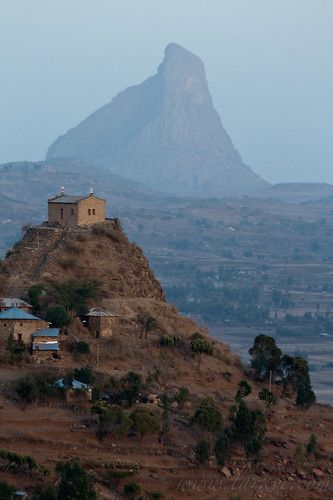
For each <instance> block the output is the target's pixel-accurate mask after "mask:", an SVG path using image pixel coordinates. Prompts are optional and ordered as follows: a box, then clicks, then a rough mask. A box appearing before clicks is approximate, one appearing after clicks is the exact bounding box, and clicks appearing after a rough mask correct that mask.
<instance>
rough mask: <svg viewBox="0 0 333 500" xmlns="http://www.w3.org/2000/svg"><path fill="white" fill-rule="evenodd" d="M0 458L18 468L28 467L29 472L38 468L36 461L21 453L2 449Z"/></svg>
mask: <svg viewBox="0 0 333 500" xmlns="http://www.w3.org/2000/svg"><path fill="white" fill-rule="evenodd" d="M0 458H1V459H2V460H7V461H8V462H9V463H10V464H15V465H16V466H18V467H27V468H28V469H29V470H33V469H37V468H38V465H37V462H36V460H35V459H34V458H33V457H31V456H30V455H20V454H19V453H15V452H13V451H8V450H5V449H0ZM0 498H1V497H0Z"/></svg>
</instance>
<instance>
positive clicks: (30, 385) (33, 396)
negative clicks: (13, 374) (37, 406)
mask: <svg viewBox="0 0 333 500" xmlns="http://www.w3.org/2000/svg"><path fill="white" fill-rule="evenodd" d="M15 391H16V393H17V395H18V396H19V397H20V398H21V399H22V400H23V401H24V402H25V403H34V402H35V401H36V400H37V399H38V397H39V389H38V386H37V383H36V379H35V378H34V377H33V376H32V375H27V376H26V377H24V378H22V379H20V380H19V381H18V382H17V384H16V387H15Z"/></svg>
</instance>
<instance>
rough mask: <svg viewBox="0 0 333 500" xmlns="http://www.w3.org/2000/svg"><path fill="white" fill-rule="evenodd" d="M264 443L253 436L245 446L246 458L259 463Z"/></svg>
mask: <svg viewBox="0 0 333 500" xmlns="http://www.w3.org/2000/svg"><path fill="white" fill-rule="evenodd" d="M262 446H263V442H262V439H260V438H259V437H257V436H253V437H252V438H251V439H250V440H248V441H247V443H246V446H245V452H246V456H247V457H248V458H249V459H250V460H251V461H252V462H254V463H256V464H257V463H259V462H260V461H261V455H260V452H261V450H262Z"/></svg>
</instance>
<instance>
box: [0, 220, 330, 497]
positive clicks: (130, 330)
mask: <svg viewBox="0 0 333 500" xmlns="http://www.w3.org/2000/svg"><path fill="white" fill-rule="evenodd" d="M0 277H1V294H3V293H6V294H11V295H16V296H19V297H22V298H26V294H27V290H28V288H29V287H30V286H32V285H35V284H38V285H40V286H41V287H42V288H43V289H44V290H45V292H46V293H47V294H50V293H51V292H50V291H52V289H54V287H55V286H56V285H57V284H58V285H59V284H61V283H64V282H66V281H68V280H72V281H76V282H85V281H87V280H92V279H93V280H95V281H96V282H97V283H98V284H99V287H98V294H97V295H96V296H95V297H94V298H90V299H89V304H88V305H89V306H91V307H96V306H103V307H105V308H106V307H107V308H109V309H110V310H112V311H113V312H115V313H117V314H118V315H119V325H118V328H117V331H116V332H115V333H114V334H113V336H112V337H110V338H101V339H95V338H93V337H92V336H90V335H89V333H88V332H87V330H86V328H85V327H83V326H82V324H81V322H80V320H79V318H75V319H74V321H73V322H72V324H71V325H69V326H68V327H66V328H65V329H64V330H63V333H62V335H61V336H60V344H61V359H60V360H58V361H54V360H53V361H51V362H49V363H46V364H42V365H41V366H37V365H33V364H31V363H29V364H27V365H25V364H21V366H11V365H2V367H0V376H1V380H2V387H1V391H0V403H1V405H0V415H1V427H0V443H1V447H2V448H6V449H9V450H11V451H15V452H17V453H20V454H22V453H24V454H28V455H31V456H33V457H34V458H35V459H36V460H37V462H38V463H40V464H41V465H43V466H44V467H47V468H48V469H49V470H50V471H51V479H52V478H54V467H55V463H57V462H58V461H59V460H69V459H72V458H75V457H80V459H81V462H82V464H83V466H84V467H85V468H86V469H87V470H88V469H89V470H90V471H93V472H94V475H95V477H96V481H97V488H98V490H99V495H100V498H104V499H111V498H118V497H119V496H118V494H117V493H114V487H113V489H112V487H110V474H111V472H110V470H112V467H120V468H121V469H125V470H129V469H131V468H133V467H135V468H138V469H137V470H138V472H137V474H136V475H135V477H134V480H135V481H136V482H137V483H139V484H140V486H141V489H142V491H144V492H150V493H149V494H148V493H147V498H155V497H151V496H149V495H151V492H157V491H159V492H160V493H161V494H164V495H165V498H167V499H176V498H183V497H184V498H188V497H191V498H197V488H201V493H200V494H201V498H207V499H213V498H216V499H217V498H219V499H220V498H222V499H224V498H225V499H229V498H230V494H231V493H232V492H234V491H236V492H237V493H239V494H240V497H241V498H242V497H243V494H244V492H243V489H242V488H243V485H244V484H245V483H244V481H245V482H246V484H248V485H249V484H250V486H248V487H247V497H246V498H252V497H253V498H256V495H257V493H258V489H259V490H260V489H261V488H267V486H268V487H269V488H270V494H269V497H268V496H265V495H266V490H265V491H263V494H262V497H261V498H270V499H271V498H279V496H280V495H281V491H282V490H283V491H287V492H288V494H290V496H293V498H295V499H298V498H321V497H322V494H323V492H324V493H325V494H326V496H329V495H330V494H332V492H333V489H332V488H333V484H332V480H331V466H330V458H329V457H330V456H331V454H332V450H333V441H332V438H333V436H332V421H333V415H332V409H331V408H330V407H328V406H324V405H318V404H316V405H314V406H312V407H311V408H310V409H309V410H307V411H304V410H300V409H298V408H296V407H295V404H294V397H293V395H292V394H290V397H287V396H282V394H281V389H280V388H279V387H278V386H277V387H276V388H275V389H274V390H275V391H276V393H277V394H278V395H279V401H278V405H277V407H276V408H275V409H274V411H273V414H272V417H271V418H270V419H269V420H268V421H267V427H268V430H267V435H266V439H265V444H264V448H263V452H262V460H263V465H262V466H260V467H259V468H256V467H255V468H254V469H252V468H251V467H250V466H249V462H248V459H246V458H245V456H244V453H243V452H242V450H241V447H239V446H238V445H237V446H236V447H235V449H233V452H232V455H231V457H230V459H228V460H227V466H228V468H227V470H224V472H222V469H221V468H220V469H218V468H217V467H216V465H215V464H214V461H212V460H211V461H210V462H209V464H207V465H201V466H200V465H199V464H198V462H197V461H196V460H195V456H194V447H195V445H196V443H197V442H198V441H199V440H200V439H202V438H203V436H204V437H205V436H207V434H206V433H204V434H203V435H202V433H201V432H200V431H199V430H198V428H196V427H195V426H192V425H190V419H191V416H192V415H193V414H194V412H195V410H196V409H197V408H198V406H199V404H200V401H202V398H205V397H207V396H208V397H210V398H213V399H214V400H215V401H216V405H217V407H218V408H219V411H220V412H221V413H222V415H223V417H224V422H225V424H226V425H230V422H229V420H228V415H229V411H230V408H231V407H232V406H233V405H234V404H235V394H236V392H237V389H238V385H239V383H240V381H241V380H246V381H247V382H248V383H250V385H251V386H252V393H251V394H250V396H248V397H247V398H246V400H247V403H248V405H249V407H250V408H259V409H261V410H263V411H264V406H263V404H262V402H261V401H259V399H258V392H259V391H260V390H261V389H262V388H263V387H266V382H260V381H257V380H255V379H254V378H253V375H251V372H249V371H248V370H247V369H245V368H244V367H243V366H242V364H241V363H240V361H239V359H238V358H237V357H236V356H235V355H233V354H232V353H231V352H230V349H229V348H228V347H227V346H226V345H224V344H222V343H220V342H217V341H213V340H212V339H210V338H209V336H207V332H206V331H205V330H204V329H203V328H201V327H200V326H199V325H197V324H196V323H195V322H194V321H193V320H191V319H190V318H187V317H182V316H181V315H180V314H179V313H178V311H177V309H176V308H175V307H174V306H172V305H170V304H168V303H167V302H166V301H165V298H164V294H163V290H162V288H161V285H160V284H159V282H158V280H157V279H156V278H155V276H154V274H153V272H152V270H151V269H150V267H149V263H148V261H147V259H146V258H145V257H144V255H143V253H142V251H141V249H140V248H138V247H137V246H136V245H135V244H132V243H130V242H129V241H128V239H127V237H126V235H125V234H124V233H123V231H122V229H121V227H120V225H119V223H118V222H117V220H109V221H106V222H105V223H100V224H96V225H93V226H89V227H73V228H59V227H50V226H47V225H44V226H39V227H33V228H28V229H27V230H26V233H25V235H24V236H23V238H22V240H21V241H19V242H18V243H17V244H16V245H15V246H14V248H13V249H12V251H11V253H10V254H9V255H8V256H7V258H6V259H5V260H4V261H3V262H2V264H1V266H0ZM142 315H145V316H146V317H147V316H149V317H153V318H154V323H153V327H152V328H151V329H150V331H149V332H148V331H147V332H146V334H143V331H142V324H141V322H140V316H142ZM198 334H199V335H200V336H201V337H200V338H201V339H202V340H204V341H205V342H207V343H208V344H204V345H208V346H210V347H209V350H208V351H207V354H195V352H194V351H193V350H192V348H191V342H192V341H193V338H194V337H193V335H194V336H198ZM196 338H198V337H196ZM78 341H84V342H86V343H87V344H88V345H89V354H87V355H82V356H79V357H78V356H75V355H74V354H73V350H72V347H73V345H75V344H76V343H77V342H78ZM85 366H89V367H91V369H92V370H93V371H94V373H95V383H97V382H96V381H98V384H100V385H101V387H103V390H106V391H107V390H110V389H104V387H105V388H109V387H113V390H115V387H117V385H114V384H115V383H116V382H115V381H117V380H118V381H119V380H120V379H121V377H124V376H125V375H126V374H127V373H128V372H129V371H130V370H132V371H135V372H136V373H138V374H139V375H140V376H141V377H142V378H143V380H145V384H146V388H145V391H150V392H151V393H152V394H153V395H154V394H155V395H158V396H160V398H162V399H163V395H167V396H168V398H170V404H171V401H174V399H173V398H174V397H175V395H176V394H177V391H179V389H180V388H181V387H185V388H186V389H188V391H189V393H190V400H189V401H187V403H186V405H185V406H184V407H182V406H177V404H175V401H174V402H173V404H172V406H170V408H169V409H167V410H166V409H165V406H163V405H162V403H161V402H160V403H158V402H157V403H154V402H152V403H144V404H143V406H145V407H146V408H149V409H150V410H152V411H153V412H157V414H160V418H161V419H162V421H163V422H165V420H163V419H166V418H167V421H168V426H167V427H166V428H165V429H164V431H163V433H162V434H161V436H162V437H160V438H159V440H158V439H157V436H156V435H152V436H150V435H148V436H146V437H144V439H143V441H142V443H141V442H139V440H138V438H137V437H135V436H133V435H132V437H131V436H130V435H129V436H114V435H111V436H107V437H106V438H104V439H103V440H102V441H99V440H98V439H97V437H96V428H97V422H96V417H95V416H94V415H92V414H91V412H90V407H89V405H85V406H83V407H81V406H76V405H74V407H73V405H70V404H65V403H64V401H63V400H58V399H50V400H47V401H44V400H42V401H40V402H39V403H38V404H33V405H31V404H30V405H25V406H21V405H20V404H19V403H18V401H17V397H15V396H14V397H13V394H15V393H14V385H15V383H16V380H17V378H19V377H22V376H26V375H27V374H33V375H34V376H35V375H36V374H38V373H42V372H43V370H45V369H47V370H48V373H49V374H51V375H52V374H55V375H56V376H58V377H59V376H63V374H64V373H66V371H67V372H68V370H70V369H74V368H80V367H81V368H82V367H85ZM110 384H111V386H110ZM112 384H113V385H112ZM141 406H142V403H141ZM163 408H164V409H163ZM22 410H23V411H22ZM165 412H167V413H165ZM166 415H167V417H166ZM163 425H166V424H163ZM311 433H314V434H315V435H316V436H317V439H318V447H319V451H320V454H321V457H320V458H318V459H316V460H315V459H312V458H311V459H307V460H308V462H307V463H306V464H304V468H305V471H304V470H300V469H299V466H297V465H295V463H294V458H293V457H294V453H295V448H296V446H297V444H299V443H302V444H306V442H307V440H308V439H309V436H310V434H311ZM111 464H118V465H116V466H115V465H111ZM253 467H254V466H253ZM315 469H316V470H317V469H318V470H319V472H316V473H315V472H313V470H315ZM135 470H136V469H135ZM299 470H300V472H299ZM108 474H109V475H108ZM315 474H317V476H316V475H315ZM0 477H1V478H6V479H7V480H9V481H11V482H13V483H14V484H16V486H17V487H22V486H24V487H25V488H29V487H33V486H34V487H36V486H40V485H41V484H42V483H43V479H42V478H41V477H36V476H34V475H32V476H29V475H27V474H26V472H19V473H16V474H12V473H11V472H10V471H6V472H5V473H4V472H3V471H1V472H0ZM201 478H205V481H206V480H209V481H210V486H207V483H205V482H203V480H201ZM290 478H292V479H290ZM52 480H54V479H52ZM249 481H250V483H249ZM251 485H252V486H251ZM158 498H160V497H158Z"/></svg>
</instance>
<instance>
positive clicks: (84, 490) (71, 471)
mask: <svg viewBox="0 0 333 500" xmlns="http://www.w3.org/2000/svg"><path fill="white" fill-rule="evenodd" d="M57 471H58V472H59V473H60V482H59V487H58V499H60V498H61V500H74V499H80V500H96V499H97V494H96V491H95V487H94V484H93V481H92V478H91V477H90V476H89V475H88V474H87V473H86V472H85V470H84V469H83V468H82V466H81V463H80V461H79V460H73V461H72V462H60V463H58V464H57Z"/></svg>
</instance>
